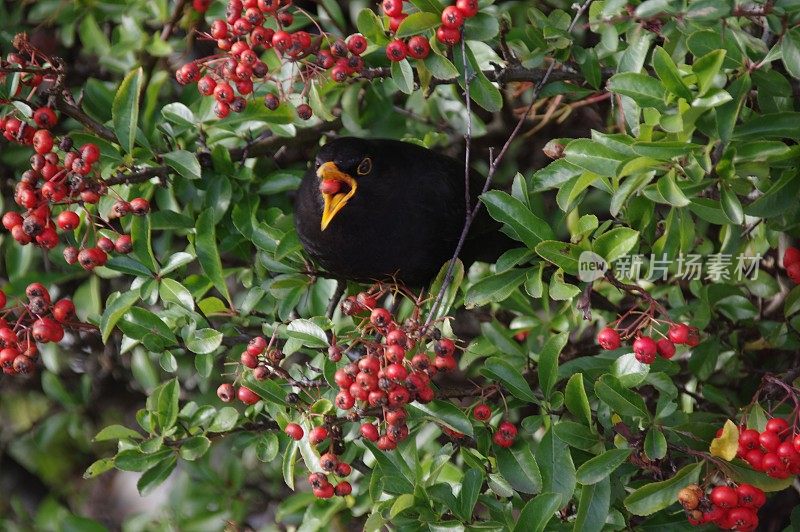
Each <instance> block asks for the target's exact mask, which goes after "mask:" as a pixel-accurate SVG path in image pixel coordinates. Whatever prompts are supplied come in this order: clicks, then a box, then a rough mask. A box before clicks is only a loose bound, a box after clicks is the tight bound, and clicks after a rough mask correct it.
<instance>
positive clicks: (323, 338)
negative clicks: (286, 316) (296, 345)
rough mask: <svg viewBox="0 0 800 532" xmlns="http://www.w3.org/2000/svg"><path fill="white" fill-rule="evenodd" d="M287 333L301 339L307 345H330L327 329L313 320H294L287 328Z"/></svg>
mask: <svg viewBox="0 0 800 532" xmlns="http://www.w3.org/2000/svg"><path fill="white" fill-rule="evenodd" d="M286 333H287V334H288V335H289V337H290V338H296V339H298V340H300V341H301V342H302V343H303V345H305V346H307V347H327V346H328V337H327V335H326V334H325V330H324V329H323V328H322V327H320V326H319V325H317V324H316V323H314V322H313V321H311V320H307V319H296V320H292V322H291V323H290V324H289V326H288V327H287V328H286Z"/></svg>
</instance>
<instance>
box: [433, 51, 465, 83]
mask: <svg viewBox="0 0 800 532" xmlns="http://www.w3.org/2000/svg"><path fill="white" fill-rule="evenodd" d="M425 67H426V68H427V69H428V70H430V72H431V74H432V75H433V77H434V78H436V79H442V80H448V79H455V78H456V77H458V69H457V68H456V66H455V65H454V64H453V63H452V62H451V61H450V60H449V59H447V58H446V57H444V56H443V55H439V54H437V53H434V52H431V53H430V54H428V57H426V58H425Z"/></svg>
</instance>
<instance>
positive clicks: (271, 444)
mask: <svg viewBox="0 0 800 532" xmlns="http://www.w3.org/2000/svg"><path fill="white" fill-rule="evenodd" d="M279 450H280V442H279V441H278V436H277V435H276V434H275V433H274V432H267V433H265V434H264V435H262V436H261V437H260V438H259V439H258V443H256V458H258V459H259V461H261V462H272V461H273V460H275V457H276V456H278V451H279Z"/></svg>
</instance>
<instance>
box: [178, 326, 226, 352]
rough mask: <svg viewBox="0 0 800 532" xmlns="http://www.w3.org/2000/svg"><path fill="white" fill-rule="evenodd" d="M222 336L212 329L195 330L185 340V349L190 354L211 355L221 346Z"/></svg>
mask: <svg viewBox="0 0 800 532" xmlns="http://www.w3.org/2000/svg"><path fill="white" fill-rule="evenodd" d="M222 338H223V335H222V333H221V332H219V331H216V330H214V329H197V330H196V331H194V332H193V333H192V335H191V336H189V338H187V339H186V347H187V348H188V349H189V351H191V352H192V353H196V354H199V355H205V354H208V353H213V352H214V351H215V350H216V349H217V348H218V347H219V346H220V345H221V344H222Z"/></svg>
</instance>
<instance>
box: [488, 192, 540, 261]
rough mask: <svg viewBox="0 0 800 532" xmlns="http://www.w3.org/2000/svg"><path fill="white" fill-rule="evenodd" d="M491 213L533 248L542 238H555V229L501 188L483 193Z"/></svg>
mask: <svg viewBox="0 0 800 532" xmlns="http://www.w3.org/2000/svg"><path fill="white" fill-rule="evenodd" d="M481 201H482V202H483V203H484V205H486V209H487V210H488V211H489V214H490V215H491V216H492V218H494V219H495V220H497V221H498V222H502V223H504V224H506V225H507V226H508V227H510V228H511V229H512V230H513V231H514V233H515V234H516V235H517V236H518V237H519V240H521V241H522V242H524V243H525V244H526V245H527V246H528V247H529V248H531V249H533V248H535V247H536V244H538V243H539V242H541V241H542V240H554V239H555V235H554V233H553V230H552V229H551V228H550V226H549V225H547V222H545V221H544V220H542V219H540V218H538V217H537V216H536V215H535V214H533V212H531V210H530V209H529V208H528V207H527V206H526V205H525V204H524V203H522V202H521V201H520V200H518V199H517V198H515V197H514V196H512V195H511V194H508V193H506V192H503V191H500V190H491V191H489V192H487V193H485V194H482V195H481Z"/></svg>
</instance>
